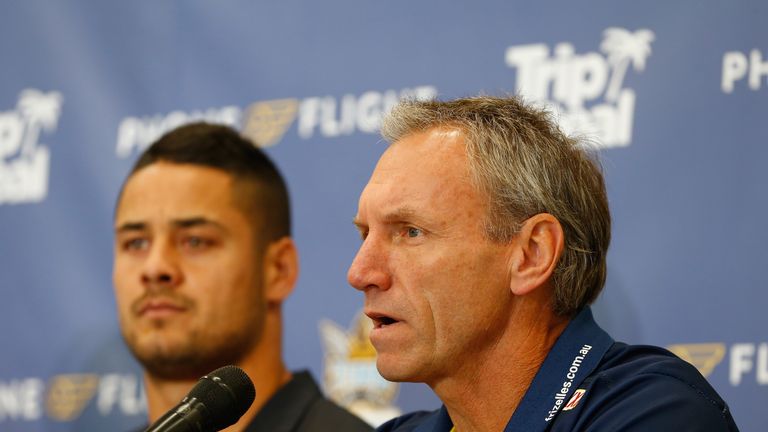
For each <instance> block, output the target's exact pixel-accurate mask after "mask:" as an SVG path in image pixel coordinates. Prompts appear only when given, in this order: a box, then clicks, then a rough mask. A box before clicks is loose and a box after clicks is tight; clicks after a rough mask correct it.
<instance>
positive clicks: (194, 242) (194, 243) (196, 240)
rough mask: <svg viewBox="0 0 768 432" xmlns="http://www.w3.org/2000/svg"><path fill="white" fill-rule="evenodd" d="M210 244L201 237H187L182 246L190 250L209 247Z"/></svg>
mask: <svg viewBox="0 0 768 432" xmlns="http://www.w3.org/2000/svg"><path fill="white" fill-rule="evenodd" d="M210 243H211V242H209V241H208V240H206V239H204V238H202V237H187V238H185V239H184V245H185V246H187V247H190V248H195V249H199V248H202V247H206V246H208V245H210Z"/></svg>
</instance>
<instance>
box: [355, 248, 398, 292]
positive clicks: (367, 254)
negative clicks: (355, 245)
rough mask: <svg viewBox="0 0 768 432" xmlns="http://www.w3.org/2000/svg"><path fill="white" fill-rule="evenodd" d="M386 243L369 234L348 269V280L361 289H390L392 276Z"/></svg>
mask: <svg viewBox="0 0 768 432" xmlns="http://www.w3.org/2000/svg"><path fill="white" fill-rule="evenodd" d="M388 262H389V260H388V258H387V248H386V245H385V244H384V243H383V242H382V241H380V240H378V239H377V238H376V237H373V236H372V235H369V236H368V237H367V238H366V239H365V240H363V244H362V245H360V249H359V250H358V251H357V255H356V256H355V259H354V260H353V261H352V265H351V266H350V267H349V271H347V281H348V282H349V284H350V285H352V287H354V288H355V289H358V290H360V291H367V290H370V289H389V287H390V282H391V276H390V274H389V271H388V267H387V266H388Z"/></svg>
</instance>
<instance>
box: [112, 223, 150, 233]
mask: <svg viewBox="0 0 768 432" xmlns="http://www.w3.org/2000/svg"><path fill="white" fill-rule="evenodd" d="M145 229H147V224H146V223H144V222H125V223H123V224H120V225H119V226H118V227H116V228H115V232H116V233H120V232H130V231H143V230H145Z"/></svg>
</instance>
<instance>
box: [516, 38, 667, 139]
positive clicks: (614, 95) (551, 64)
mask: <svg viewBox="0 0 768 432" xmlns="http://www.w3.org/2000/svg"><path fill="white" fill-rule="evenodd" d="M653 39H654V34H653V32H652V31H650V30H648V29H640V30H637V31H635V32H631V31H629V30H626V29H623V28H618V27H611V28H608V29H606V30H605V31H604V32H603V41H602V43H601V44H600V50H601V51H602V52H603V54H602V55H601V54H600V53H598V52H588V53H584V54H576V50H575V48H574V46H573V45H572V44H571V43H568V42H563V43H559V44H557V45H556V46H555V47H554V49H553V50H552V55H550V48H549V47H548V46H547V45H546V44H541V43H540V44H531V45H516V46H511V47H509V48H507V51H506V64H507V66H509V67H511V68H515V69H516V70H517V81H516V83H515V85H516V87H515V88H516V91H517V92H518V93H520V94H522V95H524V96H525V97H528V98H531V99H532V100H534V101H536V102H539V103H541V104H542V105H545V106H547V107H549V108H550V109H551V110H552V111H553V112H555V113H557V114H558V115H559V123H560V125H561V127H562V128H563V129H564V131H565V132H566V133H569V134H578V135H586V136H588V137H589V138H594V139H596V142H595V144H596V145H597V146H598V147H602V148H610V147H626V146H629V145H630V144H631V140H632V125H633V120H634V110H635V92H634V90H632V89H629V88H624V78H625V77H626V74H627V72H628V70H629V68H630V67H632V68H633V69H634V70H635V71H637V72H640V71H642V70H643V69H645V63H646V59H647V58H648V56H649V55H650V54H651V42H652V41H653Z"/></svg>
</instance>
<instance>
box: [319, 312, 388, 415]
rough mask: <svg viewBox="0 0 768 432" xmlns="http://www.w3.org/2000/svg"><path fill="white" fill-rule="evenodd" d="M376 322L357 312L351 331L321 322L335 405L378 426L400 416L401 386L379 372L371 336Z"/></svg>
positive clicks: (328, 387)
mask: <svg viewBox="0 0 768 432" xmlns="http://www.w3.org/2000/svg"><path fill="white" fill-rule="evenodd" d="M372 329H373V323H372V322H371V320H370V319H369V318H368V317H366V316H365V315H364V314H363V313H358V314H357V316H356V317H355V320H354V322H353V323H352V326H351V329H350V330H349V331H347V330H345V329H344V328H342V327H340V326H339V325H337V324H336V323H334V322H332V321H329V320H322V321H321V322H320V336H321V337H322V340H323V345H324V346H325V365H324V366H325V367H324V377H323V378H324V379H323V381H324V384H325V390H326V392H327V393H328V397H330V398H331V399H332V400H333V401H334V402H336V403H338V404H339V405H341V406H343V407H346V408H347V409H349V410H350V411H352V412H353V413H355V414H356V415H358V416H359V417H360V418H362V419H364V420H365V421H367V422H368V423H370V424H372V425H375V426H378V425H380V424H382V423H384V422H385V421H387V420H389V419H391V418H392V417H395V416H398V415H400V410H399V409H398V408H397V407H396V406H394V405H393V401H394V399H395V396H397V390H398V384H397V383H393V382H389V381H387V380H385V379H384V378H382V377H381V375H379V372H378V370H376V350H375V349H374V348H373V345H372V344H371V341H370V339H369V335H370V333H371V330H372Z"/></svg>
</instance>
